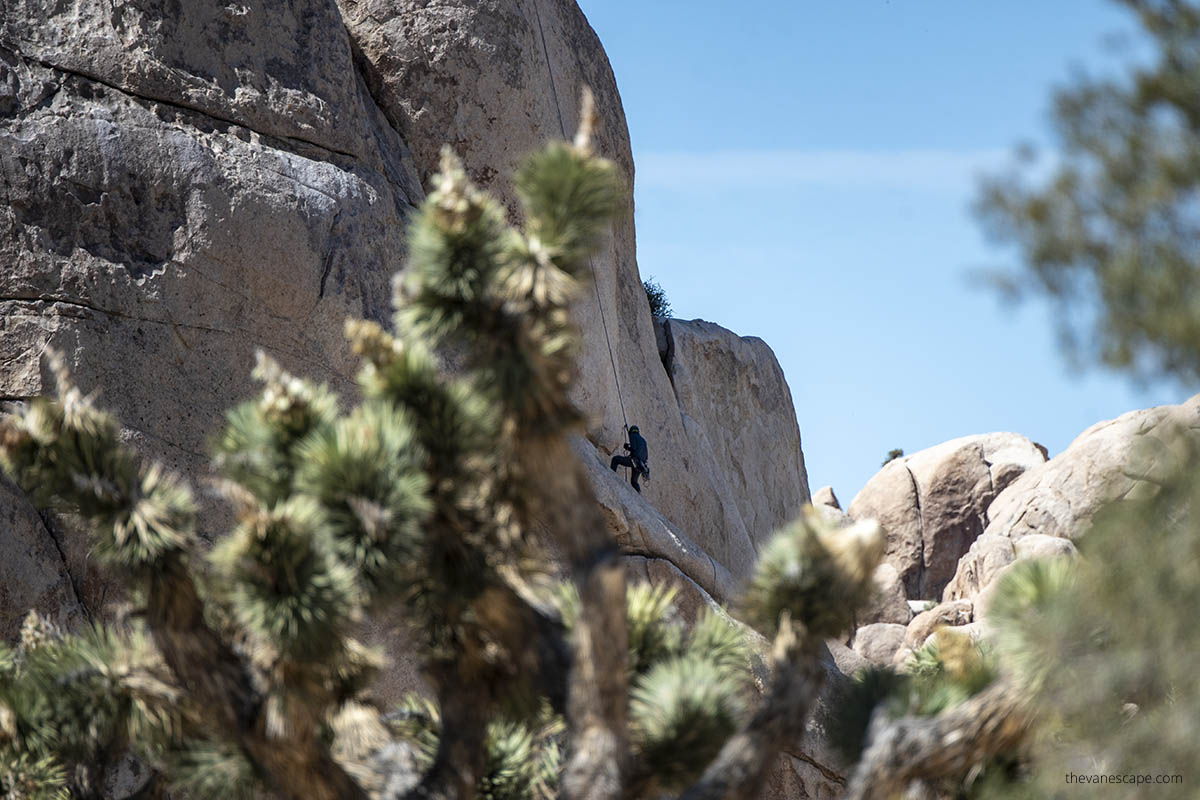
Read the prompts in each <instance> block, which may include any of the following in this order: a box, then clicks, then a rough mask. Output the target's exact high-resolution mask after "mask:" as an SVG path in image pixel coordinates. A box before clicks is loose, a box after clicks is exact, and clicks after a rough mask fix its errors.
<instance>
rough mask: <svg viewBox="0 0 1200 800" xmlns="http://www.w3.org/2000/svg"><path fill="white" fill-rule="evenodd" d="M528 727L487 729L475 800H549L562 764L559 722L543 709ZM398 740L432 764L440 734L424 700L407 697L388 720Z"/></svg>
mask: <svg viewBox="0 0 1200 800" xmlns="http://www.w3.org/2000/svg"><path fill="white" fill-rule="evenodd" d="M539 717H540V719H535V720H532V724H529V723H524V722H517V721H515V720H512V719H504V718H498V719H496V720H494V721H492V723H491V724H490V725H489V726H488V732H487V745H486V747H487V754H486V761H485V767H484V770H483V773H482V775H481V776H480V779H479V783H478V785H477V786H476V789H475V797H476V798H478V800H547V798H550V797H553V796H554V789H555V788H556V786H557V783H558V769H559V766H560V762H561V754H560V750H559V744H558V739H559V738H560V737H561V735H562V733H563V726H562V723H561V720H559V719H558V718H557V717H556V716H555V715H553V714H552V713H550V712H549V711H547V710H545V709H543V711H542V712H541V713H540V714H539ZM389 723H390V725H391V726H392V728H393V729H394V730H396V731H397V732H398V733H399V735H400V736H401V737H403V738H404V739H406V740H408V741H410V742H412V743H413V744H414V745H416V747H417V750H418V752H419V753H420V754H421V757H422V758H423V759H424V761H425V763H427V764H428V763H431V762H432V761H433V759H434V756H435V755H436V753H437V749H438V740H439V737H440V735H441V733H440V732H441V715H440V713H439V711H438V707H437V704H436V703H434V702H433V701H431V700H430V699H428V698H425V697H420V696H418V695H412V694H410V695H408V696H406V697H405V698H404V700H403V701H402V702H401V703H400V706H399V707H398V708H397V709H396V711H395V712H393V713H392V714H391V716H390V718H389Z"/></svg>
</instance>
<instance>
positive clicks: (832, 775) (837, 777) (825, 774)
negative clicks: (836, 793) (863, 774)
mask: <svg viewBox="0 0 1200 800" xmlns="http://www.w3.org/2000/svg"><path fill="white" fill-rule="evenodd" d="M782 752H783V754H784V755H786V756H788V757H790V758H794V759H796V760H797V761H803V762H804V763H805V764H807V765H808V766H810V767H812V768H813V769H815V770H816V771H817V772H819V773H821V777H822V778H824V779H825V780H827V781H829V782H830V783H836V784H837V785H838V786H841V787H844V786H845V785H846V778H845V777H844V776H843V775H842V774H841V773H839V772H835V771H834V770H832V769H830V768H829V767H827V766H825V765H824V764H822V763H821V762H819V761H817V760H816V759H814V758H813V757H812V756H810V755H808V754H807V753H804V752H799V751H793V750H783V751H782Z"/></svg>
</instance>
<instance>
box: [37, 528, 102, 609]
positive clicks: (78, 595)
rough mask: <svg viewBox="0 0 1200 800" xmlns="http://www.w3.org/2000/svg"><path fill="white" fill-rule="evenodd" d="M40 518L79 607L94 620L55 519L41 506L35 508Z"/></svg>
mask: <svg viewBox="0 0 1200 800" xmlns="http://www.w3.org/2000/svg"><path fill="white" fill-rule="evenodd" d="M34 511H35V513H37V516H38V519H39V520H41V522H42V527H43V528H44V529H45V530H46V534H47V535H48V536H49V537H50V541H51V542H53V543H54V549H55V550H56V551H57V552H58V558H59V560H60V561H62V565H63V572H65V573H67V583H69V584H70V585H71V594H73V595H75V602H76V603H78V604H79V608H80V609H81V610H82V611H83V616H84V618H85V619H87V621H88V622H92V621H93V620H92V610H91V609H90V608H88V605H87V603H86V602H84V599H83V590H82V589H81V588H80V586H79V582H78V580H77V579H76V577H75V573H74V572H72V571H71V563H70V562H69V561H67V552H66V551H65V550H63V546H62V541H61V540H60V539H59V537H58V533H57V532H56V530H55V527H54V520H53V519H51V518H50V516H49V514H47V513H45V512H43V511H42V510H41V509H40V508H35V509H34Z"/></svg>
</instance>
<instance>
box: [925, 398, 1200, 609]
mask: <svg viewBox="0 0 1200 800" xmlns="http://www.w3.org/2000/svg"><path fill="white" fill-rule="evenodd" d="M1197 436H1200V395H1198V396H1196V397H1193V398H1192V399H1190V400H1188V401H1187V402H1186V403H1182V404H1180V405H1175V406H1159V407H1156V408H1148V409H1141V410H1138V411H1131V412H1130V413H1128V414H1124V415H1122V416H1120V417H1118V418H1116V419H1114V420H1109V421H1106V422H1100V423H1097V424H1096V425H1093V426H1092V427H1090V428H1088V429H1087V430H1086V431H1084V432H1083V433H1081V434H1080V435H1079V436H1077V437H1076V438H1075V440H1074V441H1073V442H1072V443H1071V444H1070V446H1069V447H1067V449H1066V450H1064V451H1063V452H1062V453H1060V454H1059V455H1057V456H1055V457H1054V458H1053V459H1051V460H1050V461H1048V462H1046V463H1045V464H1042V465H1040V466H1037V467H1034V468H1033V469H1030V470H1028V471H1027V472H1025V474H1023V475H1021V476H1020V477H1019V478H1018V479H1017V480H1016V481H1014V482H1013V483H1012V484H1011V485H1010V486H1009V487H1008V488H1007V489H1005V490H1004V491H1003V492H1001V493H1000V495H999V496H998V497H997V498H996V500H995V501H994V502H993V503H992V505H991V507H990V508H989V509H988V517H989V522H988V525H987V528H986V529H985V531H984V533H983V534H982V535H981V536H980V537H979V539H978V540H977V541H976V542H975V543H974V544H973V545H972V546H971V548H970V551H969V552H968V553H967V555H966V556H965V557H964V558H963V559H962V560H961V561H960V563H959V565H958V567H957V570H956V572H955V575H954V577H953V579H952V580H951V581H950V582H949V584H947V586H946V588H945V592H944V599H946V600H953V599H957V598H971V597H975V596H977V595H978V594H979V593H980V592H982V591H983V590H984V589H985V588H986V587H987V586H988V585H989V584H991V583H992V582H993V581H995V579H996V577H997V576H998V575H999V574H1000V573H1001V571H1002V570H1003V569H1004V568H1005V567H1007V565H1008V564H1010V563H1012V562H1014V561H1016V560H1017V559H1019V558H1032V557H1046V556H1063V555H1067V556H1069V555H1071V554H1073V553H1074V552H1075V549H1074V547H1073V545H1071V544H1070V543H1069V540H1072V539H1074V538H1075V537H1077V536H1079V535H1081V534H1082V533H1084V532H1085V531H1086V530H1087V528H1088V525H1089V524H1090V522H1091V520H1092V518H1093V517H1094V515H1095V514H1096V512H1097V511H1099V510H1100V509H1101V508H1103V507H1104V506H1105V505H1107V504H1109V503H1111V502H1114V501H1118V500H1120V499H1122V498H1126V497H1135V496H1138V495H1139V494H1143V493H1147V492H1153V491H1156V490H1157V487H1158V486H1160V485H1161V484H1162V483H1163V482H1164V481H1165V480H1166V479H1167V477H1168V476H1169V475H1170V474H1171V473H1172V472H1173V471H1174V470H1176V469H1178V468H1179V467H1180V466H1182V464H1183V463H1184V462H1183V459H1184V458H1185V457H1186V455H1185V454H1186V450H1185V449H1184V448H1183V447H1182V445H1183V444H1184V443H1185V439H1187V438H1192V439H1193V440H1194V439H1195V437H1197ZM1026 540H1028V541H1026Z"/></svg>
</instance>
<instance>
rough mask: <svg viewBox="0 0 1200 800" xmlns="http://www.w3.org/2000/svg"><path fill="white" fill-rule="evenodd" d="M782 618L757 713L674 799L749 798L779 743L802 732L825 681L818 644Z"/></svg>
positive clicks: (757, 791)
mask: <svg viewBox="0 0 1200 800" xmlns="http://www.w3.org/2000/svg"><path fill="white" fill-rule="evenodd" d="M797 627H799V624H798V623H791V622H790V621H789V620H787V619H786V616H785V619H784V621H783V622H782V623H781V625H780V627H779V633H778V635H777V636H776V637H775V643H774V645H773V646H772V648H771V673H772V676H771V687H770V689H769V690H768V692H767V694H766V696H765V697H764V698H763V701H762V703H761V705H760V706H759V709H758V712H757V713H755V714H754V716H753V717H751V718H750V720H749V722H747V723H746V725H745V727H743V728H742V730H741V731H740V732H738V733H737V734H735V735H734V736H733V738H731V739H730V740H729V741H728V742H726V743H725V746H724V747H723V748H721V752H720V753H719V754H718V755H717V757H716V759H715V760H714V761H713V762H712V763H711V764H709V766H708V769H706V770H705V771H704V774H703V775H702V776H700V779H699V780H698V781H697V782H696V783H695V784H693V785H692V786H691V787H690V788H688V790H687V791H685V792H684V793H683V794H682V795H681V796H680V800H754V798H757V797H758V796H759V795H760V794H761V792H762V787H763V784H764V783H765V781H766V777H767V772H768V770H769V769H770V767H771V764H772V762H773V761H774V760H775V756H776V755H777V754H778V753H779V751H780V749H781V748H782V746H783V745H784V744H785V743H786V742H788V741H791V740H793V739H798V738H799V737H800V735H801V734H803V733H804V725H805V722H806V721H807V719H808V714H809V710H810V709H811V708H812V706H813V704H814V703H815V702H816V698H817V694H818V692H820V690H821V686H822V684H823V683H824V681H825V668H824V667H823V666H821V659H820V650H819V648H820V642H819V641H814V640H813V639H812V637H810V636H808V635H807V633H806V632H804V631H799V632H797V631H796V628H797Z"/></svg>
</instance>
